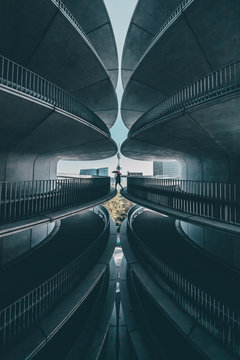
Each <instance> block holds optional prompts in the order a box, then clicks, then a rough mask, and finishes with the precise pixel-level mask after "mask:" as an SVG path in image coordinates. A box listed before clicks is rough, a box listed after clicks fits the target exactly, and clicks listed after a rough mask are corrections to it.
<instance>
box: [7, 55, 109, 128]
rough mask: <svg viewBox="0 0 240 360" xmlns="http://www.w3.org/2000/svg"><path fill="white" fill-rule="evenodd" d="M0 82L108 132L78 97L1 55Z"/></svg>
mask: <svg viewBox="0 0 240 360" xmlns="http://www.w3.org/2000/svg"><path fill="white" fill-rule="evenodd" d="M0 84H2V85H4V86H7V87H8V88H11V89H14V90H17V91H19V92H21V93H24V94H26V95H28V96H31V97H33V98H36V99H38V100H41V101H43V102H46V103H47V104H50V105H52V106H54V107H55V108H59V109H61V110H64V111H66V112H68V113H70V114H73V115H75V116H77V117H79V118H81V121H82V122H85V123H87V124H88V123H90V124H92V125H93V126H94V127H96V128H97V130H98V131H99V132H102V133H104V135H106V134H109V131H108V129H107V126H106V125H105V124H104V123H103V121H102V120H101V119H100V118H99V117H98V116H97V115H96V114H95V113H94V112H93V111H91V110H90V109H88V108H87V107H86V106H85V105H83V104H82V103H81V102H80V101H79V100H78V99H76V98H75V97H73V96H72V95H70V94H68V93H67V92H66V91H64V90H62V89H61V88H59V87H58V86H56V85H54V84H53V83H52V82H50V81H48V80H46V79H44V78H43V77H41V76H39V75H37V74H35V73H34V72H32V71H31V70H28V69H26V68H25V67H23V66H21V65H19V64H17V63H15V62H14V61H12V60H9V59H7V58H5V57H4V56H1V55H0ZM88 125H89V124H88Z"/></svg>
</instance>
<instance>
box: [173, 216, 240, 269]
mask: <svg viewBox="0 0 240 360" xmlns="http://www.w3.org/2000/svg"><path fill="white" fill-rule="evenodd" d="M180 227H181V229H182V230H183V232H184V233H185V234H186V235H187V236H188V238H189V239H190V240H191V241H193V242H194V243H195V244H196V245H198V246H200V247H201V248H202V249H204V250H205V251H206V252H207V253H208V254H210V255H213V256H215V257H216V258H217V259H219V260H220V261H222V262H224V263H225V264H227V265H229V266H231V267H233V268H235V269H237V270H240V236H237V235H232V234H230V233H226V232H223V231H218V230H214V229H211V228H207V227H203V226H198V225H193V224H190V223H187V222H184V221H180Z"/></svg>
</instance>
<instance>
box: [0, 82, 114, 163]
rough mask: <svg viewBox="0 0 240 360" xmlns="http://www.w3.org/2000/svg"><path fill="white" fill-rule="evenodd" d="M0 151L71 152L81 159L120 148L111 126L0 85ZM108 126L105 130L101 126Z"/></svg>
mask: <svg viewBox="0 0 240 360" xmlns="http://www.w3.org/2000/svg"><path fill="white" fill-rule="evenodd" d="M0 107H1V123H0V151H1V153H17V154H27V153H31V154H39V155H46V156H50V157H53V156H58V157H62V156H68V158H70V157H74V158H77V157H79V158H80V159H82V160H92V159H102V158H108V157H111V156H113V155H115V153H116V152H117V146H116V144H115V143H114V142H113V141H112V140H111V138H110V134H109V130H108V128H107V127H106V125H105V124H104V123H103V122H102V121H101V120H100V119H98V121H99V123H101V124H100V125H99V126H98V127H96V125H92V124H91V123H90V122H88V119H81V118H78V117H76V116H74V115H71V114H67V113H66V112H63V111H62V110H61V109H58V108H55V107H54V106H53V105H48V104H46V103H43V102H39V101H37V100H35V99H33V98H30V97H29V96H27V95H25V96H23V95H22V94H21V96H18V95H16V93H13V92H9V91H6V90H5V89H3V88H1V89H0ZM100 128H102V129H105V130H101V129H100Z"/></svg>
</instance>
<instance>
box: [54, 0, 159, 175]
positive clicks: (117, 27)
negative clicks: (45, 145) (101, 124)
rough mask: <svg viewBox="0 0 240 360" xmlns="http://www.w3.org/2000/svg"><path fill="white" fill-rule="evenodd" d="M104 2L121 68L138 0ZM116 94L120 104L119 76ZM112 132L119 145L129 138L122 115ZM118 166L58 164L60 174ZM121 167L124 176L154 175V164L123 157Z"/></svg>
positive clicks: (114, 160)
mask: <svg viewBox="0 0 240 360" xmlns="http://www.w3.org/2000/svg"><path fill="white" fill-rule="evenodd" d="M104 2H105V4H106V7H107V10H108V13H109V16H110V19H111V22H112V27H113V31H114V34H115V38H116V43H117V48H118V58H119V68H121V57H122V50H123V46H124V41H125V37H126V33H127V30H128V26H129V23H130V19H131V17H132V14H133V11H134V8H135V6H136V3H137V0H104ZM119 75H120V74H119ZM116 92H117V95H118V100H119V104H120V103H121V97H122V93H123V88H122V83H121V76H119V81H118V85H117V88H116ZM110 131H111V135H112V138H113V139H114V140H115V141H116V143H117V144H121V143H122V142H123V141H124V140H125V139H126V138H127V133H128V129H127V128H126V126H125V125H124V123H123V122H122V119H121V116H120V113H119V114H118V117H117V120H116V123H115V124H114V126H113V127H112V129H111V130H110ZM116 165H117V157H116V156H114V157H112V158H109V159H106V160H98V161H64V160H62V161H59V163H58V172H60V173H72V174H79V171H80V169H86V168H98V167H109V170H110V172H111V171H112V170H115V168H116ZM121 166H122V173H123V174H126V173H127V171H142V172H143V173H144V174H145V175H152V173H153V166H152V162H146V161H136V160H132V159H128V158H126V157H124V156H121Z"/></svg>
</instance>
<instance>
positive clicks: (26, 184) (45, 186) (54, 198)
mask: <svg viewBox="0 0 240 360" xmlns="http://www.w3.org/2000/svg"><path fill="white" fill-rule="evenodd" d="M109 191H110V178H108V177H99V178H81V179H64V180H34V181H18V182H14V181H2V182H0V223H7V222H11V221H15V220H19V219H24V218H27V217H31V216H35V215H38V214H44V213H47V212H50V211H56V210H61V209H66V208H68V207H71V206H77V205H80V204H83V203H86V202H89V201H92V200H94V199H96V198H98V197H101V196H104V195H106V194H107V193H108V192H109Z"/></svg>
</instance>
